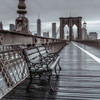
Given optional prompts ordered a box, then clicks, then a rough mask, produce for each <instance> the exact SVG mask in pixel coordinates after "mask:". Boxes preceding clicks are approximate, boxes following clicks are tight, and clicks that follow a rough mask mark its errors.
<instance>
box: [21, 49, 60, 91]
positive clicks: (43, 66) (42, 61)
mask: <svg viewBox="0 0 100 100" xmlns="http://www.w3.org/2000/svg"><path fill="white" fill-rule="evenodd" d="M43 48H44V49H45V51H46V53H47V56H45V57H44V56H43V55H42V54H41V51H40V50H39V47H32V48H27V49H23V54H24V57H25V60H26V62H27V64H28V67H29V74H30V82H29V84H28V86H27V88H26V90H27V91H29V87H30V85H31V83H32V79H33V76H36V75H38V76H39V79H40V80H41V76H44V77H45V80H46V81H47V84H48V86H49V87H50V90H49V92H54V89H53V87H52V86H51V83H50V80H51V76H52V71H53V70H54V71H55V74H56V78H58V77H59V75H58V73H57V70H56V66H57V65H58V66H59V71H60V70H61V67H60V64H59V61H60V56H58V54H57V53H48V52H47V50H46V48H45V47H43ZM34 49H37V52H36V53H37V54H38V58H39V60H38V62H32V60H30V59H29V56H31V57H32V54H33V56H34V54H35V52H32V50H33V51H34ZM28 50H31V52H30V54H29V55H28V53H27V52H28ZM55 55H56V56H55ZM33 58H34V57H33ZM34 59H35V58H34ZM34 59H33V61H34ZM51 66H52V68H51ZM32 68H34V71H32ZM40 88H42V87H41V86H39V89H40Z"/></svg>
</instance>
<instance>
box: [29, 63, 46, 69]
mask: <svg viewBox="0 0 100 100" xmlns="http://www.w3.org/2000/svg"><path fill="white" fill-rule="evenodd" d="M47 67H48V65H47V63H45V62H42V61H41V62H39V63H32V62H31V65H30V70H31V68H34V69H36V70H38V69H40V68H43V69H44V70H47Z"/></svg>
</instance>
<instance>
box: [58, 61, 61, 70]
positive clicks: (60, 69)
mask: <svg viewBox="0 0 100 100" xmlns="http://www.w3.org/2000/svg"><path fill="white" fill-rule="evenodd" d="M58 66H59V70H60V71H61V66H60V60H59V61H58Z"/></svg>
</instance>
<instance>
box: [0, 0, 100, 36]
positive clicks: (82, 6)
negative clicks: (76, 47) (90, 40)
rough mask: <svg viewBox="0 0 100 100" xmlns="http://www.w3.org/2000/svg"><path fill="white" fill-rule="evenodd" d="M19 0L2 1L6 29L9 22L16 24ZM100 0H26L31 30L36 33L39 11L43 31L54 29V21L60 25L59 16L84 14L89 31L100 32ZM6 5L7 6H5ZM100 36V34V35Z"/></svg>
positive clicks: (1, 11) (2, 17)
mask: <svg viewBox="0 0 100 100" xmlns="http://www.w3.org/2000/svg"><path fill="white" fill-rule="evenodd" d="M17 4H18V0H16V1H14V0H10V1H9V2H7V1H6V0H1V1H0V8H1V9H0V13H1V15H0V21H2V23H3V25H4V29H9V24H15V19H16V17H17V16H18V14H17V13H16V11H17ZM99 4H100V0H95V1H94V0H84V1H82V0H74V1H73V0H62V1H58V0H53V1H52V0H51V1H47V0H34V1H33V0H26V6H27V11H28V14H27V15H26V16H27V18H28V19H29V25H30V31H32V33H36V20H37V18H38V13H40V15H41V21H42V32H43V31H50V33H51V29H52V22H56V23H57V29H58V27H59V17H69V16H70V12H71V16H73V17H74V16H75V17H77V16H82V17H83V22H84V21H86V22H87V30H88V33H89V32H92V31H93V32H97V33H99V34H100V28H99V27H100V14H99V9H100V7H99ZM4 5H5V6H4ZM50 15H52V16H50ZM99 37H100V36H99Z"/></svg>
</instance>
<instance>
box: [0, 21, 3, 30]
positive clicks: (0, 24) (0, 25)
mask: <svg viewBox="0 0 100 100" xmlns="http://www.w3.org/2000/svg"><path fill="white" fill-rule="evenodd" d="M0 30H3V24H2V22H0Z"/></svg>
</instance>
